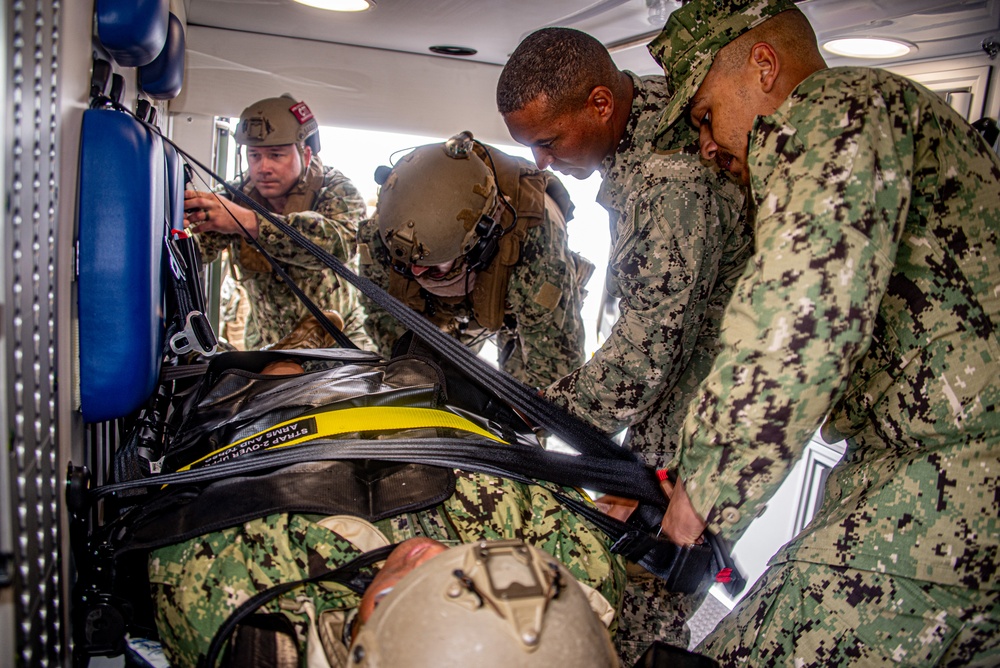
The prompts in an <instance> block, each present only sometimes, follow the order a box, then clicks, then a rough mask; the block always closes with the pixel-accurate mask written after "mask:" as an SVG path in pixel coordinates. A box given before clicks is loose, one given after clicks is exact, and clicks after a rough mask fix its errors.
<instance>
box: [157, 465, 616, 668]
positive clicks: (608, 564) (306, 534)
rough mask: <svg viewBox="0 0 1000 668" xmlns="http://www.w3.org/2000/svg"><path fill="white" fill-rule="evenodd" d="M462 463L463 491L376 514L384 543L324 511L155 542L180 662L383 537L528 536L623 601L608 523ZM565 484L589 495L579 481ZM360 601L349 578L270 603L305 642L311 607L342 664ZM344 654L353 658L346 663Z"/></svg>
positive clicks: (171, 639)
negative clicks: (248, 611)
mask: <svg viewBox="0 0 1000 668" xmlns="http://www.w3.org/2000/svg"><path fill="white" fill-rule="evenodd" d="M456 473H457V481H456V487H455V492H454V494H453V495H452V496H451V497H450V498H449V499H447V500H446V501H445V502H444V503H442V504H440V505H438V506H435V507H432V508H430V509H427V510H424V511H420V512H416V513H405V514H402V515H399V516H397V517H392V518H389V519H385V520H381V521H379V522H376V523H375V528H377V529H378V532H379V533H381V535H382V536H384V538H385V539H388V541H387V542H383V543H380V544H371V541H370V538H369V539H368V541H369V544H367V545H364V544H360V543H362V542H363V541H360V540H359V539H358V536H359V535H361V534H362V533H363V532H362V531H359V529H362V528H363V527H362V526H360V525H359V524H358V523H362V522H363V520H357V522H356V523H353V524H350V525H348V526H347V528H350V529H351V531H350V532H343V533H344V534H346V535H342V534H341V533H338V531H336V530H333V529H331V528H328V526H329V524H328V522H327V521H321V520H320V518H314V517H311V516H306V515H285V514H279V515H271V516H269V517H265V518H263V519H260V520H254V521H251V522H247V523H246V524H244V525H242V526H240V527H237V528H233V529H227V530H224V531H219V532H217V533H213V534H209V535H207V536H202V537H199V538H195V539H192V540H189V541H187V542H184V543H180V544H178V545H174V546H171V547H166V548H161V549H159V550H156V551H154V552H153V553H152V554H151V555H150V558H149V577H150V583H151V585H152V590H153V599H154V603H155V609H156V623H157V627H158V628H159V630H160V635H161V639H162V641H163V645H164V649H165V650H166V653H167V657H168V658H169V659H170V662H171V665H178V666H194V665H196V664H197V660H198V656H199V654H202V653H204V652H205V651H206V650H207V648H208V644H209V642H210V641H211V639H212V636H213V634H214V633H215V630H216V629H217V628H218V627H219V626H220V625H221V624H222V623H223V622H224V621H225V620H226V618H227V617H228V616H229V615H230V614H231V613H232V612H233V610H234V609H235V608H236V607H237V606H239V605H240V604H241V603H243V602H244V601H246V600H247V599H248V598H249V597H250V596H253V595H254V594H256V593H257V592H259V591H261V590H263V589H266V588H268V587H271V586H273V585H275V584H278V583H281V582H288V581H294V580H299V579H302V578H305V577H309V575H310V574H316V573H319V572H322V571H324V570H328V569H332V568H336V567H337V566H339V565H342V564H344V563H346V562H347V561H349V560H351V559H353V558H354V557H356V556H358V555H359V554H360V553H361V552H362V551H364V550H367V549H373V548H374V547H378V546H381V544H388V543H397V542H400V541H403V540H406V539H407V538H413V537H416V536H427V537H430V538H433V539H435V540H439V541H441V542H443V543H445V544H447V545H458V544H461V543H467V542H471V541H473V540H478V539H486V540H493V539H503V538H519V539H521V540H524V541H525V542H528V543H531V544H533V545H535V546H536V547H538V548H540V549H542V550H545V551H546V552H548V553H549V554H551V555H553V556H554V557H556V558H557V559H559V561H560V562H561V563H563V564H564V565H565V566H566V567H567V568H568V569H569V570H570V572H571V573H573V575H574V576H575V577H576V578H577V579H578V580H579V581H580V582H582V583H584V584H586V585H588V586H590V587H592V588H594V589H595V590H597V592H599V593H600V594H601V595H602V596H603V597H604V598H605V599H606V600H607V601H608V602H609V603H610V605H611V607H612V608H614V609H617V607H618V603H619V601H620V597H621V593H622V590H623V588H624V584H625V572H624V564H623V562H622V560H621V559H620V558H619V557H616V556H614V555H612V554H611V552H610V550H609V545H608V539H607V537H606V536H605V535H604V534H603V533H601V532H600V531H599V530H598V529H596V528H594V527H592V526H591V525H590V524H589V523H588V522H586V521H585V520H582V519H581V518H579V517H578V516H576V515H575V514H574V513H573V512H572V511H570V510H568V509H566V508H565V507H564V506H563V505H562V504H561V503H560V502H559V501H557V500H556V499H555V498H554V497H553V496H552V494H551V493H550V492H549V491H548V490H547V489H545V488H544V487H541V486H536V485H523V484H520V483H515V482H511V481H508V480H505V479H501V478H496V477H492V476H487V475H483V474H473V473H462V472H456ZM560 491H562V492H563V493H564V494H568V495H570V496H573V497H574V498H579V495H578V494H577V493H576V492H575V491H573V490H568V489H565V490H560ZM341 524H343V522H341ZM367 526H368V527H371V525H367ZM371 533H376V532H374V531H372V532H371ZM379 537H380V538H381V536H379ZM359 601H360V598H359V597H358V595H357V594H355V593H353V592H352V591H351V590H350V589H348V588H346V587H344V586H343V585H340V584H335V583H325V584H316V585H307V586H305V587H300V588H298V589H296V590H294V591H292V592H290V593H289V594H287V595H285V596H284V597H282V598H280V599H278V600H276V601H274V602H272V603H270V604H268V605H267V606H266V607H265V608H264V609H263V610H262V612H265V611H266V612H270V613H278V614H284V615H285V616H286V617H287V618H288V619H289V620H290V621H291V622H292V624H293V625H294V626H295V629H296V631H297V633H298V636H299V639H300V643H299V644H300V648H301V647H302V645H304V644H305V643H304V642H303V639H305V638H307V637H308V635H309V633H308V632H309V629H310V616H311V617H312V618H313V620H315V623H316V625H318V626H319V635H320V638H321V640H322V644H323V647H324V648H325V649H326V654H327V656H328V657H331V658H333V659H334V661H333V665H334V666H337V665H346V655H347V647H346V645H345V644H344V641H343V631H344V626H345V624H346V622H347V619H348V615H349V613H351V612H352V611H353V610H354V609H355V608H356V607H357V605H358V603H359ZM303 653H304V652H302V651H300V656H301V655H303ZM338 656H339V657H342V659H343V660H342V661H341V662H339V663H338V662H337V660H336V659H337V657H338Z"/></svg>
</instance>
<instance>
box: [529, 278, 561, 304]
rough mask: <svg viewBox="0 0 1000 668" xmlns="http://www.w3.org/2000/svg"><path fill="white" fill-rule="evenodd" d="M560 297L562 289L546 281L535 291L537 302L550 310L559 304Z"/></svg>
mask: <svg viewBox="0 0 1000 668" xmlns="http://www.w3.org/2000/svg"><path fill="white" fill-rule="evenodd" d="M560 297H562V290H560V289H559V288H557V287H556V286H554V285H552V284H551V283H549V282H548V281H545V283H543V284H542V287H541V288H540V289H539V290H538V292H537V293H535V303H536V304H538V305H539V306H541V307H543V308H546V309H548V310H549V311H554V310H555V308H556V306H559V298H560Z"/></svg>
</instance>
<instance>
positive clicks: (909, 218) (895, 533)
mask: <svg viewBox="0 0 1000 668" xmlns="http://www.w3.org/2000/svg"><path fill="white" fill-rule="evenodd" d="M650 50H651V52H652V53H653V54H654V56H655V57H656V58H657V60H658V61H659V62H660V63H661V64H662V65H663V66H664V70H665V71H666V73H667V79H668V81H669V82H670V86H671V91H672V93H673V94H674V98H673V101H672V102H671V104H670V105H668V108H667V110H666V111H665V115H664V119H663V125H662V128H663V129H667V128H670V127H671V126H672V125H673V124H674V123H685V122H686V121H685V120H678V119H680V118H681V117H682V116H686V117H687V118H689V119H690V121H691V122H692V124H693V125H694V126H695V127H696V128H697V129H698V130H699V132H700V141H701V148H702V153H703V155H704V156H705V157H706V158H709V159H715V160H716V161H717V162H718V164H719V165H720V166H721V167H723V168H725V169H728V170H730V171H731V172H732V173H733V174H735V175H736V176H737V178H739V179H740V180H741V181H743V182H744V183H746V184H748V185H749V187H750V192H751V193H752V196H753V200H754V205H755V221H754V223H755V233H756V239H757V241H756V243H757V249H758V252H757V254H756V256H755V257H754V258H753V260H752V261H751V263H750V264H749V267H748V271H747V273H746V274H745V275H744V276H743V277H742V279H741V280H740V283H739V284H738V286H737V288H736V292H735V294H734V297H733V301H732V302H731V303H730V306H729V309H728V310H727V312H726V315H725V319H724V321H723V330H722V331H723V348H722V351H721V352H720V354H719V356H718V357H717V358H716V361H715V364H714V366H713V368H712V371H711V373H710V374H709V376H708V377H707V378H706V379H705V381H704V382H703V383H702V386H701V388H699V392H698V397H697V399H696V401H695V402H694V403H693V404H692V405H691V408H690V411H689V413H688V415H687V417H686V420H685V422H684V427H683V432H682V434H681V448H680V451H679V454H678V457H677V465H678V467H679V473H680V478H681V479H682V481H683V482H682V483H681V484H678V485H677V487H676V488H675V489H674V491H673V495H672V498H671V503H670V507H669V510H668V511H667V514H666V516H665V518H664V522H663V531H664V533H666V534H667V535H668V536H670V537H671V538H672V539H673V540H674V541H675V542H678V543H680V544H684V543H687V542H690V541H691V540H692V539H693V538H695V536H697V535H699V534H700V532H701V530H702V529H703V528H704V527H705V521H704V520H707V524H708V527H709V529H710V530H712V531H715V532H720V533H722V534H723V535H724V536H726V537H729V538H731V539H733V538H735V537H737V536H739V535H740V533H741V532H742V531H743V530H744V529H745V528H746V526H747V524H749V523H750V522H751V521H752V519H753V518H754V517H756V516H757V515H758V514H759V512H760V511H761V510H762V509H763V506H764V504H765V503H766V502H767V500H768V498H769V497H770V495H771V494H772V493H773V492H774V490H775V489H776V488H777V487H778V486H779V484H780V483H781V481H782V480H783V478H784V477H785V476H786V475H787V473H788V471H789V469H790V468H791V466H792V465H793V464H794V462H795V461H796V459H797V458H798V457H799V456H800V455H801V453H802V451H803V447H804V445H805V444H806V443H807V441H809V439H810V436H811V435H812V434H813V433H814V432H815V430H816V429H817V427H819V425H820V424H821V423H823V436H824V438H826V439H827V440H833V441H836V440H840V439H847V443H848V448H847V452H846V454H845V455H844V459H843V461H842V462H840V463H839V464H838V465H837V466H835V467H834V469H833V471H832V472H831V474H830V477H829V480H828V482H827V485H826V491H825V497H824V500H823V504H822V507H821V508H820V510H819V512H818V513H817V515H816V517H815V518H814V519H813V520H812V522H811V523H810V525H809V527H808V528H807V529H806V530H805V531H803V532H802V534H800V535H799V536H797V537H796V538H795V539H793V540H792V541H791V542H789V543H788V544H787V545H786V546H785V547H784V548H783V549H782V550H781V551H780V552H779V553H778V554H777V555H776V556H775V557H774V558H773V559H772V560H771V563H770V568H769V569H768V571H767V572H766V573H765V574H764V576H763V577H762V578H761V580H760V581H759V582H758V583H757V584H756V585H755V587H754V588H753V590H752V591H751V592H750V593H749V594H748V596H747V598H746V599H744V600H743V601H742V602H741V603H740V605H739V606H738V607H737V608H736V610H734V611H733V613H732V614H731V615H730V616H729V617H728V618H727V619H726V620H724V621H723V623H722V625H721V626H720V627H719V628H718V629H717V630H716V631H715V633H714V634H713V635H712V636H710V637H709V638H708V639H707V641H706V644H705V647H706V651H707V652H708V653H709V654H712V655H715V656H717V657H719V658H720V659H721V661H722V662H723V663H724V664H727V665H729V664H741V665H750V666H755V667H756V668H759V667H764V666H775V665H781V666H786V665H787V666H792V665H794V666H830V665H847V664H851V665H887V664H890V663H893V664H895V663H901V664H904V665H912V666H936V665H963V666H966V665H977V666H986V665H990V666H995V665H998V664H1000V605H998V590H1000V578H998V577H997V564H998V548H1000V519H998V515H1000V513H998V497H997V475H998V472H1000V411H998V410H997V403H998V401H1000V381H998V378H1000V341H998V338H997V331H998V330H997V327H998V325H1000V320H998V318H1000V299H998V291H997V286H998V285H1000V263H998V262H997V258H998V257H1000V254H998V253H1000V249H998V248H997V245H998V237H1000V159H998V157H997V155H996V154H994V153H993V152H992V151H991V150H990V149H989V147H988V146H987V145H986V144H985V142H984V141H983V140H982V138H981V137H980V136H979V135H978V134H977V133H976V132H975V131H974V130H973V129H972V128H971V127H970V126H969V125H968V124H967V123H966V122H965V120H964V119H962V118H961V117H960V116H958V114H956V113H955V112H954V111H953V110H952V109H951V108H950V107H949V106H948V105H947V104H946V103H945V102H944V101H943V100H941V99H940V98H939V97H938V96H936V95H935V94H933V93H931V92H929V91H927V90H925V89H923V88H921V87H920V86H919V85H917V84H915V83H913V82H911V81H908V80H907V79H904V78H902V77H900V76H897V75H894V74H891V73H889V72H885V71H881V70H875V69H868V68H859V67H845V68H835V69H827V68H826V66H825V63H824V61H823V59H822V57H821V56H820V54H819V50H818V48H817V46H816V37H815V34H814V33H813V31H812V28H811V27H810V26H809V23H808V21H807V20H806V19H805V17H804V16H803V15H802V13H801V12H800V11H799V10H798V9H796V8H795V5H794V4H793V3H792V2H790V1H786V0H727V1H725V2H720V1H719V0H695V1H694V2H691V3H690V4H688V5H686V6H685V7H684V8H682V9H680V10H678V11H676V12H674V14H673V15H672V16H671V17H670V19H669V21H668V22H667V25H666V27H665V28H664V31H663V33H662V34H661V35H660V36H659V37H658V38H657V39H656V40H655V41H654V42H653V43H652V44H651V46H650ZM824 419H825V422H824ZM702 518H704V520H702Z"/></svg>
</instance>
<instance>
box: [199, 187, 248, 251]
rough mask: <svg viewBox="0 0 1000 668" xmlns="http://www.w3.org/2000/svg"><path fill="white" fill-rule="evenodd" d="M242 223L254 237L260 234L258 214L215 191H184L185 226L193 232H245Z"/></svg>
mask: <svg viewBox="0 0 1000 668" xmlns="http://www.w3.org/2000/svg"><path fill="white" fill-rule="evenodd" d="M237 221H239V223H240V224H242V225H243V227H244V228H246V231H247V232H249V233H250V236H252V237H253V238H254V239H256V238H257V235H258V234H259V229H258V227H257V214H255V213H254V212H253V211H251V210H250V209H245V208H243V207H242V206H240V205H239V204H235V203H233V202H230V201H229V200H227V199H224V198H221V197H219V196H218V195H216V194H215V193H208V192H201V191H198V190H185V191H184V227H185V228H186V229H188V230H190V231H191V232H192V233H195V234H197V233H199V232H219V233H220V234H243V230H242V229H240V225H239V224H237Z"/></svg>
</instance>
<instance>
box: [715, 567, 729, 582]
mask: <svg viewBox="0 0 1000 668" xmlns="http://www.w3.org/2000/svg"><path fill="white" fill-rule="evenodd" d="M732 579H733V569H731V568H723V569H722V570H721V571H719V572H718V573H716V574H715V581H716V582H729V581H731V580H732Z"/></svg>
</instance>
